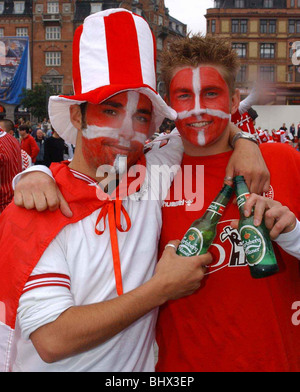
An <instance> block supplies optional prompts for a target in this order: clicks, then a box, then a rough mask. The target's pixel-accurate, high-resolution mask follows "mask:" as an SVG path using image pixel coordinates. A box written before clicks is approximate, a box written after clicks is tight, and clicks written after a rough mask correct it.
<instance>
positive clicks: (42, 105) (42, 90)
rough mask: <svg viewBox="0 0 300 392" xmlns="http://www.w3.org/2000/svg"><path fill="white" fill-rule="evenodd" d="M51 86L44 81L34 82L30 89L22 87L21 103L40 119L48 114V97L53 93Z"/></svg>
mask: <svg viewBox="0 0 300 392" xmlns="http://www.w3.org/2000/svg"><path fill="white" fill-rule="evenodd" d="M54 94H55V92H54V90H53V87H52V86H51V85H49V84H46V83H41V84H36V85H34V87H33V88H32V89H23V91H22V99H21V105H23V106H24V107H25V108H27V109H29V110H30V111H31V114H32V115H33V116H34V117H37V118H38V121H41V120H42V119H43V118H44V117H47V118H48V117H49V116H48V99H49V97H50V95H54Z"/></svg>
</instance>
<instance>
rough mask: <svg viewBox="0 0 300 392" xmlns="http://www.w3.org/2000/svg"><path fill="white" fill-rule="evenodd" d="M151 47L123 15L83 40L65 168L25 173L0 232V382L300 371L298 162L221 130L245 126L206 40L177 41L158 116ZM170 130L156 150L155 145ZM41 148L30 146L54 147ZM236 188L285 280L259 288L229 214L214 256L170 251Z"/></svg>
mask: <svg viewBox="0 0 300 392" xmlns="http://www.w3.org/2000/svg"><path fill="white" fill-rule="evenodd" d="M104 25H105V29H104V28H103V26H104ZM100 43H101V45H100ZM102 44H103V45H102ZM154 47H155V42H154V41H153V36H152V33H151V30H150V27H149V25H148V24H147V22H146V21H145V20H144V19H143V18H141V17H140V16H138V15H135V14H133V13H131V12H130V11H128V10H124V9H121V8H118V9H112V10H106V11H103V12H99V13H96V14H93V15H91V16H89V17H88V18H86V19H85V21H84V26H80V27H79V28H78V29H77V30H76V32H75V36H74V43H73V48H74V52H73V63H74V64H73V82H74V83H73V84H74V96H59V97H54V96H53V97H50V100H49V107H50V110H49V112H50V113H51V115H50V122H51V125H52V126H53V128H54V129H55V130H56V132H57V134H58V135H59V136H60V137H61V138H63V139H64V140H65V141H66V142H68V143H70V144H71V145H73V146H74V145H75V146H76V148H75V151H74V156H73V158H72V159H71V160H70V162H62V163H54V164H52V165H51V167H50V168H48V167H47V165H33V167H31V168H30V169H27V170H26V171H25V172H22V173H21V175H20V176H19V179H18V182H17V183H16V188H15V200H14V203H10V205H9V206H8V207H6V209H5V210H4V212H3V213H2V214H1V215H0V254H1V259H0V270H1V274H0V337H1V345H0V371H13V372H32V371H35V372H57V371H62V372H68V371H72V372H88V371H89V372H94V371H97V372H153V371H154V370H155V369H156V371H158V372H176V371H178V372H182V371H186V372H215V371H218V372H230V371H232V372H236V371H240V372H245V371H247V372H251V371H253V372H256V371H259V372H263V371H265V372H269V371H271V372H282V371H286V372H288V371H296V372H299V371H300V329H299V326H298V325H297V324H296V322H295V323H293V322H292V321H291V320H292V319H293V318H292V316H293V313H292V310H293V309H295V308H294V304H295V303H296V301H299V298H300V284H299V283H300V277H299V262H297V259H298V261H299V259H300V242H299V233H300V222H299V218H300V206H299V202H298V201H299V198H300V188H299V181H298V177H299V178H300V155H299V154H298V152H296V151H295V149H294V148H292V147H291V146H289V145H286V143H281V142H276V141H275V140H273V143H261V145H260V146H258V141H257V137H256V136H255V135H253V134H252V132H249V131H247V130H246V131H244V132H241V131H240V130H239V129H237V127H236V126H234V125H233V124H232V122H231V121H230V119H231V120H232V121H233V123H234V124H236V125H238V126H239V128H240V129H242V130H244V128H243V127H250V126H251V127H252V126H253V127H254V120H255V115H254V114H253V113H251V107H248V108H247V110H245V108H246V106H247V105H246V104H245V102H242V103H240V93H239V90H238V89H236V88H235V79H236V75H237V72H238V69H239V59H238V56H237V54H236V52H235V51H233V50H232V47H231V45H229V44H227V43H225V42H224V41H223V40H222V39H220V38H218V37H203V36H201V35H192V36H187V37H185V38H182V39H179V40H176V41H175V42H173V43H172V44H171V45H170V47H169V48H168V50H167V51H165V53H164V56H163V61H162V67H161V70H162V75H163V76H164V82H165V85H166V90H167V94H166V97H165V101H164V100H163V99H162V98H161V97H160V96H159V94H157V92H156V90H155V88H156V82H155V50H154ZM141 48H142V49H141ZM99 70H101V72H99ZM248 103H249V101H248ZM249 113H251V114H252V115H251V116H250V115H249ZM245 117H247V119H246V121H244V120H245ZM166 118H167V119H170V120H165V121H164V123H163V120H164V119H166ZM250 118H251V119H252V120H251V121H250V120H249V119H250ZM162 123H163V128H162V129H160V130H161V131H162V132H161V133H162V135H155V136H156V138H155V139H154V140H151V141H149V140H147V138H148V137H149V135H151V134H153V133H155V131H158V129H159V127H160V126H161V124H162ZM21 126H23V125H20V127H21ZM174 126H175V128H174ZM20 127H19V128H20ZM25 131H26V130H24V129H23V128H22V129H21V131H20V129H19V132H25ZM37 131H38V129H36V135H35V136H34V135H33V136H32V135H30V136H31V137H32V138H33V139H34V138H35V137H37V133H38V132H37ZM32 132H35V131H32ZM32 132H31V133H32ZM42 132H43V135H42V134H41V133H40V132H39V133H40V136H41V138H40V139H37V140H36V143H38V142H39V141H38V140H42V139H43V138H45V143H46V141H47V140H49V139H47V138H46V135H45V132H44V130H43V129H42ZM29 133H30V131H29V132H28V133H27V131H26V132H25V133H24V135H25V139H26V134H27V135H29ZM2 137H3V138H4V137H6V135H4V132H1V133H0V141H1V139H2ZM21 137H22V135H21ZM27 137H28V136H27ZM11 138H12V139H14V138H13V137H11ZM30 140H31V139H30ZM29 143H30V142H28V144H29ZM14 144H15V145H17V146H19V148H20V149H21V146H20V145H19V144H18V143H17V142H16V141H15V140H14ZM145 144H146V147H147V148H146V150H147V153H144V152H145ZM38 148H39V147H38ZM39 151H40V148H39ZM274 157H275V158H274ZM279 157H280V158H279ZM124 158H125V159H126V165H124V162H123V161H124ZM34 160H35V163H36V162H41V160H40V159H39V158H38V153H37V154H36V156H35V157H34ZM19 163H20V162H19ZM158 167H159V173H158V175H157V176H156V175H155V173H157V172H156V171H155V170H157V168H158ZM174 167H175V168H176V170H177V171H176V172H173V171H170V170H169V169H170V168H174ZM187 167H188V168H191V170H185V168H187ZM199 167H204V172H205V176H204V179H203V186H201V192H203V205H201V207H199V208H197V209H195V208H192V207H194V205H195V203H196V199H197V194H193V193H191V194H188V195H187V194H186V193H185V190H186V188H185V187H186V184H190V185H191V189H198V188H197V186H198V185H199V184H198V181H199V178H198V174H197V169H198V168H199ZM32 168H33V169H34V170H32ZM99 168H101V170H100V171H99ZM138 168H140V170H138ZM131 169H133V170H131ZM142 169H143V170H142ZM153 169H154V170H153ZM19 170H20V168H19ZM153 171H154V175H153ZM24 173H26V175H23V174H24ZM236 175H242V176H244V177H245V180H246V182H247V185H248V187H249V192H251V193H253V195H251V196H250V195H247V196H250V197H249V199H248V201H246V203H245V213H246V206H247V209H248V210H249V211H250V213H251V211H252V209H253V208H255V218H256V219H258V220H262V219H263V216H265V224H266V226H267V228H268V229H269V230H270V234H271V233H272V239H273V244H274V248H275V252H276V258H277V261H278V265H279V268H280V272H279V273H278V274H277V275H275V276H272V277H269V278H266V279H261V280H259V281H258V280H256V279H253V278H251V276H250V272H249V270H248V268H249V267H248V265H247V262H246V259H245V253H244V252H243V247H242V243H241V239H240V238H239V233H238V231H237V230H236V229H234V228H233V227H232V226H231V225H230V222H232V221H235V220H238V219H239V217H240V214H239V209H238V206H237V203H235V202H234V201H233V200H231V201H230V202H229V203H228V206H227V207H226V208H225V209H224V211H221V210H223V208H221V209H220V210H218V212H216V211H215V213H216V214H219V215H222V218H221V220H220V221H219V224H218V225H217V232H216V237H215V240H214V244H213V245H214V246H212V247H211V248H210V249H209V252H208V253H205V254H203V255H195V256H193V257H182V256H178V255H177V254H176V250H177V247H178V245H179V243H180V241H179V240H176V239H178V238H183V235H184V234H185V232H186V230H187V229H188V228H189V227H190V225H191V223H192V222H194V221H195V220H196V219H198V218H199V217H200V216H202V215H203V213H204V212H205V211H206V210H207V209H208V208H209V206H210V205H211V200H212V199H213V198H214V197H215V195H217V194H218V193H219V191H220V189H222V187H223V186H224V183H226V184H230V185H232V186H233V179H234V177H235V176H236ZM178 176H183V177H184V178H181V179H182V180H183V181H181V182H178V181H177V178H178ZM137 180H142V181H137ZM172 180H174V181H172ZM161 182H163V183H164V184H167V188H168V189H167V193H168V194H165V193H164V192H162V191H161V187H160V185H161ZM112 183H113V185H114V186H113V188H111V187H110V184H112ZM200 183H201V181H200ZM201 185H202V183H201ZM181 187H182V189H181ZM110 190H112V191H110ZM178 191H181V192H178ZM254 194H257V195H254ZM261 194H263V195H264V196H260V195H261ZM246 198H247V197H245V199H246ZM62 201H64V203H67V204H68V205H69V207H70V210H71V214H70V215H68V216H67V215H65V214H64V211H63V209H62V208H61V207H62V205H61V203H62ZM59 207H60V208H61V209H60V208H59ZM221 207H222V206H221ZM36 233H39V235H38V236H37V235H36ZM257 241H258V240H257V238H255V239H254V242H255V243H257ZM294 319H297V317H294ZM155 340H156V342H157V344H158V347H159V350H158V361H157V363H155V362H156V361H155V356H154V342H155ZM155 365H156V366H155Z"/></svg>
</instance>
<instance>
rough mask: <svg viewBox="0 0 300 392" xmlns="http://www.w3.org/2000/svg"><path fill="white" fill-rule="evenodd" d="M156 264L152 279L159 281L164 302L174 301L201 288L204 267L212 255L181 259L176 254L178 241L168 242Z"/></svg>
mask: <svg viewBox="0 0 300 392" xmlns="http://www.w3.org/2000/svg"><path fill="white" fill-rule="evenodd" d="M169 244H172V245H174V246H175V248H174V247H170V246H166V248H165V250H164V252H163V254H162V256H161V258H160V260H159V262H158V264H157V267H156V272H155V275H154V279H160V281H161V284H162V287H163V291H164V295H165V298H166V300H174V299H178V298H182V297H185V296H188V295H191V294H193V293H194V292H195V291H196V290H198V289H199V288H200V286H201V281H202V280H203V278H204V274H205V272H206V266H208V265H209V264H211V262H212V255H211V254H210V253H206V254H204V255H201V256H193V257H182V256H178V255H177V254H176V249H177V247H178V245H179V244H180V241H170V242H169Z"/></svg>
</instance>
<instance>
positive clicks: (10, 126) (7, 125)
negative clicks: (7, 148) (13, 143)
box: [0, 118, 32, 171]
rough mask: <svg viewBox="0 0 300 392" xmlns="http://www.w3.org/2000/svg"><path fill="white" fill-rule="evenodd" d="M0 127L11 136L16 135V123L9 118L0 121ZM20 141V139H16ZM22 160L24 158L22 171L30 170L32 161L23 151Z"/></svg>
mask: <svg viewBox="0 0 300 392" xmlns="http://www.w3.org/2000/svg"><path fill="white" fill-rule="evenodd" d="M0 127H1V128H2V129H3V130H4V131H5V132H7V133H9V134H10V135H11V136H15V135H16V130H15V126H14V123H13V122H12V121H11V120H9V119H8V118H4V119H2V120H0ZM16 139H17V140H18V138H16ZM21 158H22V171H23V170H26V169H28V168H29V167H30V166H31V165H32V159H31V157H30V156H29V155H28V154H27V152H26V151H24V150H23V149H21Z"/></svg>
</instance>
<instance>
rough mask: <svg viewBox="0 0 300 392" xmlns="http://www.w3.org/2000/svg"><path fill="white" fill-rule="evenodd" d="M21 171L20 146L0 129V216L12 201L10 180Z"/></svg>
mask: <svg viewBox="0 0 300 392" xmlns="http://www.w3.org/2000/svg"><path fill="white" fill-rule="evenodd" d="M2 123H3V122H2ZM21 171H22V159H21V149H20V145H19V143H18V141H17V140H16V139H15V138H14V137H13V136H12V135H10V133H7V132H5V131H4V130H3V129H2V128H0V214H1V213H2V212H3V211H4V209H5V208H6V207H7V206H8V205H9V203H10V202H11V201H12V199H13V188H12V180H13V178H14V177H15V176H16V175H17V174H18V173H20V172H21Z"/></svg>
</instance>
